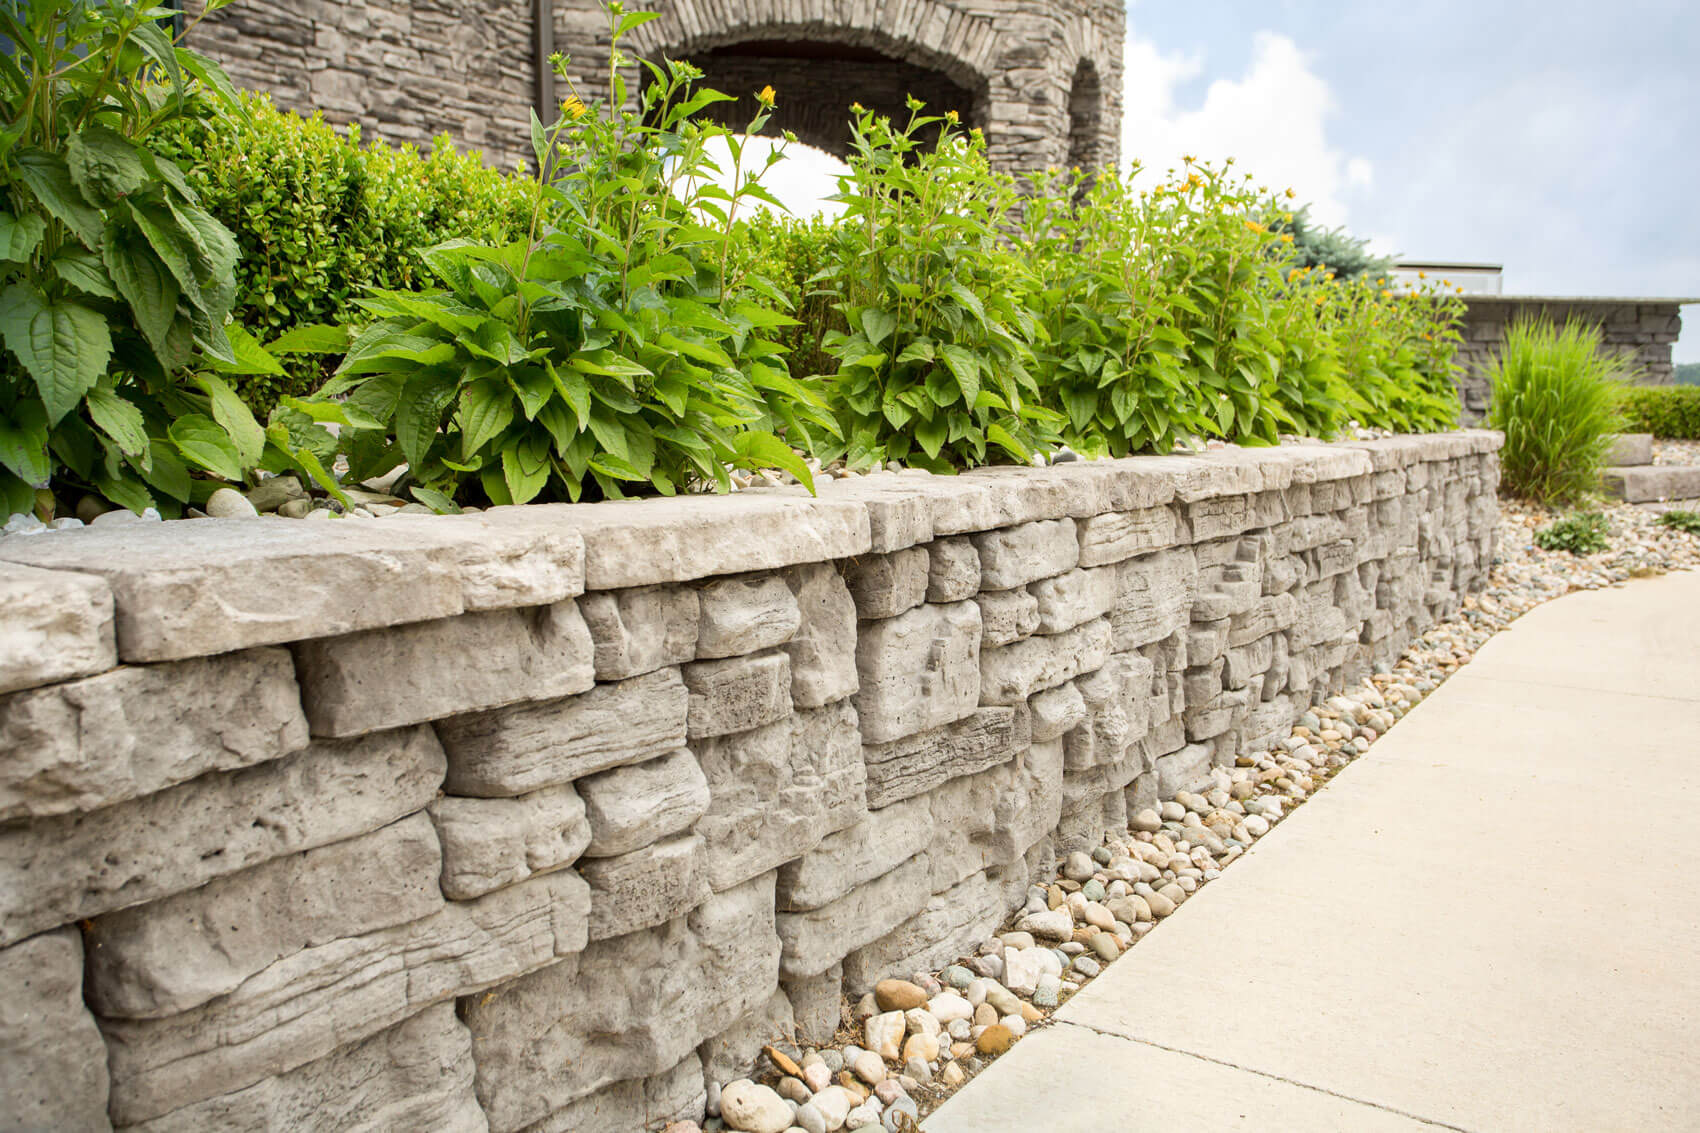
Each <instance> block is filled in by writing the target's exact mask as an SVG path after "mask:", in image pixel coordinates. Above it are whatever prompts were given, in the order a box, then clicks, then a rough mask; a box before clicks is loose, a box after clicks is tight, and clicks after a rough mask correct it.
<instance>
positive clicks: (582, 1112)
mask: <svg viewBox="0 0 1700 1133" xmlns="http://www.w3.org/2000/svg"><path fill="white" fill-rule="evenodd" d="M703 1074H704V1072H703V1066H702V1060H701V1059H700V1058H698V1057H697V1056H696V1054H695V1053H692V1054H690V1055H687V1056H686V1057H685V1059H684V1061H682V1062H680V1063H679V1065H677V1066H675V1067H674V1068H673V1069H671V1070H664V1071H662V1072H661V1073H660V1074H652V1075H650V1076H649V1077H647V1078H633V1079H629V1080H627V1081H624V1082H615V1083H614V1084H613V1085H611V1086H604V1087H603V1088H602V1089H600V1090H597V1091H596V1092H595V1093H594V1094H589V1095H587V1096H585V1097H582V1098H579V1099H577V1100H575V1101H570V1102H568V1103H567V1104H566V1105H564V1106H562V1107H561V1108H560V1109H558V1110H556V1111H555V1112H553V1113H551V1114H550V1115H549V1116H547V1117H545V1118H542V1119H541V1120H538V1121H535V1122H533V1123H532V1124H530V1125H527V1126H526V1127H525V1133H632V1131H633V1130H636V1129H665V1128H667V1126H669V1125H671V1124H672V1123H673V1122H675V1121H689V1122H692V1123H699V1124H700V1122H701V1121H702V1117H703V1111H704V1106H705V1105H706V1103H707V1101H708V1090H707V1085H706V1082H705V1079H704V1076H703ZM480 1112H482V1111H480ZM480 1128H488V1126H481V1127H480Z"/></svg>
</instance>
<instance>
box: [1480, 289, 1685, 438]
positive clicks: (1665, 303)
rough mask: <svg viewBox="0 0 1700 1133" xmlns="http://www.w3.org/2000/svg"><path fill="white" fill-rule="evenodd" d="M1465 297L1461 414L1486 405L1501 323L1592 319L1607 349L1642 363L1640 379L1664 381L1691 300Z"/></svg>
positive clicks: (1654, 382) (1671, 373) (1671, 370)
mask: <svg viewBox="0 0 1700 1133" xmlns="http://www.w3.org/2000/svg"><path fill="white" fill-rule="evenodd" d="M1465 302H1466V303H1467V304H1468V309H1467V310H1466V312H1465V315H1464V327H1463V334H1464V342H1463V345H1462V346H1461V347H1460V348H1459V351H1458V361H1459V363H1460V364H1461V365H1462V366H1463V367H1464V373H1463V376H1462V377H1461V378H1460V379H1459V383H1458V384H1459V392H1460V393H1461V394H1462V396H1463V399H1464V411H1465V414H1466V415H1467V416H1469V417H1480V416H1481V415H1482V414H1483V413H1485V412H1486V411H1487V406H1488V399H1489V388H1488V375H1487V367H1488V364H1489V363H1490V362H1492V360H1493V359H1494V358H1496V357H1498V355H1499V350H1500V346H1501V344H1502V343H1504V341H1505V328H1506V327H1507V326H1509V325H1511V324H1512V323H1514V322H1516V321H1517V320H1518V319H1522V318H1538V317H1541V316H1543V315H1544V316H1545V317H1547V318H1550V319H1552V320H1553V321H1554V322H1555V323H1560V324H1562V323H1564V322H1565V321H1567V320H1569V319H1580V320H1583V321H1586V322H1590V323H1593V324H1595V325H1597V326H1598V327H1599V328H1600V331H1601V337H1602V339H1603V345H1604V347H1605V349H1607V350H1610V351H1615V352H1618V353H1622V354H1626V355H1628V357H1629V359H1630V361H1631V362H1633V364H1635V365H1636V366H1639V367H1640V368H1641V375H1640V378H1639V381H1640V382H1641V384H1643V385H1656V386H1667V385H1670V384H1671V382H1672V381H1673V380H1674V379H1675V374H1676V371H1675V368H1674V367H1673V366H1672V364H1671V345H1672V344H1673V343H1675V342H1676V340H1677V338H1678V336H1680V335H1681V334H1682V306H1683V304H1684V303H1687V302H1694V300H1686V299H1615V298H1592V297H1591V298H1560V297H1547V296H1523V295H1470V296H1466V298H1465Z"/></svg>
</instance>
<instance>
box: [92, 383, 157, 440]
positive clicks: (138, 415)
mask: <svg viewBox="0 0 1700 1133" xmlns="http://www.w3.org/2000/svg"><path fill="white" fill-rule="evenodd" d="M87 405H88V407H89V420H91V421H93V422H94V424H95V428H97V429H99V430H100V431H101V432H103V433H105V434H106V435H107V436H109V437H111V438H112V441H113V443H114V444H116V445H117V446H118V450H119V451H120V452H122V453H123V454H124V455H125V456H135V457H142V456H146V455H147V453H148V434H147V430H146V428H145V427H144V425H143V422H142V411H141V410H140V409H137V408H136V407H135V406H134V405H131V404H130V403H129V402H128V401H125V400H124V399H123V398H122V397H119V396H118V395H117V394H116V393H113V392H112V391H111V390H109V389H106V388H105V387H103V386H95V387H94V388H93V389H91V390H89V392H88V399H87Z"/></svg>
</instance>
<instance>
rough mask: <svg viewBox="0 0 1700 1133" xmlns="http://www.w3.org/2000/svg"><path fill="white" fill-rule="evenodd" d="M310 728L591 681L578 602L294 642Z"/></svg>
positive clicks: (365, 725) (412, 715) (364, 724)
mask: <svg viewBox="0 0 1700 1133" xmlns="http://www.w3.org/2000/svg"><path fill="white" fill-rule="evenodd" d="M295 657H296V667H297V670H298V672H299V674H300V680H301V697H302V700H303V702H304V703H305V704H306V707H307V718H308V720H309V721H311V723H312V726H313V734H314V735H323V736H354V735H360V734H361V733H363V732H375V731H378V730H379V729H381V728H394V727H400V726H402V725H405V724H417V723H420V722H422V721H426V720H438V719H441V718H442V717H444V716H453V715H455V714H457V713H461V712H475V711H479V710H482V709H490V708H500V707H503V706H505V705H509V704H517V703H520V702H521V701H527V700H552V699H554V698H556V697H561V696H567V695H569V694H571V693H575V692H584V691H585V690H587V689H589V688H590V687H591V685H593V684H595V683H596V672H595V665H594V661H593V646H592V644H591V640H590V631H589V630H588V629H587V628H586V627H585V624H584V618H583V617H582V616H581V615H580V614H579V612H578V606H577V605H576V604H575V603H573V602H571V601H566V602H557V603H555V604H554V605H552V606H539V607H537V608H535V609H531V610H493V611H487V612H484V613H475V614H463V615H461V616H460V617H457V618H443V619H440V620H437V621H430V622H420V623H418V624H416V625H410V626H402V627H397V628H395V629H390V630H387V631H367V632H365V633H356V634H348V635H346V636H343V637H333V638H326V639H323V640H319V641H305V642H302V643H301V644H300V645H298V646H296V651H295Z"/></svg>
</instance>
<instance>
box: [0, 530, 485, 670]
mask: <svg viewBox="0 0 1700 1133" xmlns="http://www.w3.org/2000/svg"><path fill="white" fill-rule="evenodd" d="M0 559H5V560H10V561H12V562H17V563H23V564H26V565H30V566H38V567H47V568H50V569H57V570H71V571H82V572H85V573H87V574H93V575H99V576H101V577H103V578H105V579H106V581H107V582H108V584H109V585H110V586H111V587H112V593H113V597H114V598H115V599H116V601H117V628H118V654H119V656H120V657H122V658H123V659H124V660H126V661H176V660H181V659H184V658H187V657H201V656H205V655H207V654H211V653H226V652H229V651H231V650H233V649H244V648H247V647H249V646H253V645H279V644H283V643H285V642H292V641H301V640H304V639H307V638H314V637H329V636H333V635H336V634H342V633H349V632H352V631H354V630H362V629H376V628H378V627H380V626H389V625H396V624H399V623H402V622H415V621H423V620H426V619H430V618H442V617H449V616H451V615H454V614H458V613H460V612H461V610H462V609H463V608H464V602H463V600H462V597H461V589H460V582H459V578H458V574H457V561H456V557H455V550H454V547H453V545H452V544H451V543H450V542H448V541H447V540H445V539H444V538H442V537H440V536H436V535H427V534H425V533H424V532H422V531H420V530H419V529H418V528H409V529H399V528H396V527H393V526H392V525H390V524H388V523H384V524H378V523H360V522H357V521H353V520H345V521H342V522H339V523H331V524H319V523H302V522H299V521H296V520H288V519H257V520H247V521H245V522H242V523H233V522H229V521H226V520H217V519H187V520H179V521H176V522H172V523H136V524H125V525H123V526H121V527H110V528H104V529H102V528H84V529H80V530H75V531H60V532H53V533H52V534H49V535H38V536H34V537H31V538H26V539H17V538H13V539H7V540H5V541H3V542H0Z"/></svg>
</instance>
